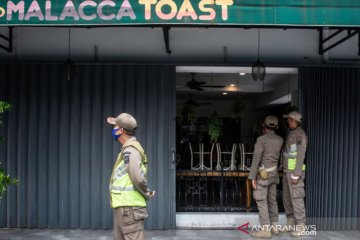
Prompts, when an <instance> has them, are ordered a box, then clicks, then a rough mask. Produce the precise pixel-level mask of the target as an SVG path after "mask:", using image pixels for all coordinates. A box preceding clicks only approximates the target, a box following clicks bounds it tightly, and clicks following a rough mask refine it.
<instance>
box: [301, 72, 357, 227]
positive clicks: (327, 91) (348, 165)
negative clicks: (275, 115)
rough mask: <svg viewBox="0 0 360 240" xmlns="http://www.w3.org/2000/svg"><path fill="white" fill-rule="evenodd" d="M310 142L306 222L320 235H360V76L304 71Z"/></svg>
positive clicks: (304, 104)
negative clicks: (355, 232) (341, 232)
mask: <svg viewBox="0 0 360 240" xmlns="http://www.w3.org/2000/svg"><path fill="white" fill-rule="evenodd" d="M299 79H300V94H301V95H300V97H301V103H302V105H301V109H302V112H303V115H304V125H305V129H306V131H307V134H308V137H309V145H308V150H307V157H306V158H307V165H308V168H307V169H308V170H307V182H306V184H307V187H306V193H307V195H306V196H307V199H306V203H307V217H308V220H309V223H311V224H316V225H317V226H318V228H320V229H328V230H356V229H357V230H359V229H360V221H359V219H360V184H359V177H360V175H359V173H360V163H359V161H360V153H359V148H360V70H359V69H358V68H302V69H300V71H299Z"/></svg>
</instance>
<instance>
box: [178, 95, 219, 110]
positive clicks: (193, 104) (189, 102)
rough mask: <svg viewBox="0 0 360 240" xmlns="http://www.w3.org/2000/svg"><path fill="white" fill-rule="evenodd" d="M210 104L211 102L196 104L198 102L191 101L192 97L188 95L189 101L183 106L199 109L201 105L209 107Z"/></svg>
mask: <svg viewBox="0 0 360 240" xmlns="http://www.w3.org/2000/svg"><path fill="white" fill-rule="evenodd" d="M211 104H212V103H211V102H198V101H195V100H194V99H193V95H192V94H189V99H188V100H186V101H185V102H184V103H183V105H188V106H189V105H190V106H194V107H200V106H203V105H211Z"/></svg>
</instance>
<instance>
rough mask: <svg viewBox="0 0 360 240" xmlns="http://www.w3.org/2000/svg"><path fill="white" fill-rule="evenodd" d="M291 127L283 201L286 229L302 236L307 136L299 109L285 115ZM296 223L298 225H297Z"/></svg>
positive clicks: (283, 162) (287, 139) (285, 155)
mask: <svg viewBox="0 0 360 240" xmlns="http://www.w3.org/2000/svg"><path fill="white" fill-rule="evenodd" d="M284 117H285V118H287V123H288V126H289V128H290V133H289V135H288V136H287V138H286V142H285V146H284V151H283V156H282V166H283V169H284V176H283V201H284V208H285V214H286V218H287V225H286V226H285V227H284V228H283V229H284V231H290V232H291V233H290V234H291V235H292V236H294V237H297V236H301V230H302V229H304V228H305V221H306V217H305V204H304V197H305V190H304V187H305V185H304V178H305V164H304V158H305V152H306V145H307V141H308V140H307V136H306V133H305V132H304V130H302V129H301V127H300V123H301V120H302V115H301V113H299V112H297V111H293V112H290V113H289V114H287V115H284ZM295 224H296V225H295ZM294 230H295V231H294Z"/></svg>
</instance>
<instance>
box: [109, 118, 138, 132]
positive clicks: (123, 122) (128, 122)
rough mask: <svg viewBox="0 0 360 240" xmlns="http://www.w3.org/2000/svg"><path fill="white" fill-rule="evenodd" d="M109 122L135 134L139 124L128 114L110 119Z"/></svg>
mask: <svg viewBox="0 0 360 240" xmlns="http://www.w3.org/2000/svg"><path fill="white" fill-rule="evenodd" d="M107 122H108V123H110V124H112V125H117V126H119V127H121V128H124V129H126V130H128V131H133V132H134V131H135V130H136V129H137V123H136V120H135V118H134V117H133V116H131V115H130V114H128V113H121V114H120V115H119V116H117V117H116V118H113V117H108V118H107Z"/></svg>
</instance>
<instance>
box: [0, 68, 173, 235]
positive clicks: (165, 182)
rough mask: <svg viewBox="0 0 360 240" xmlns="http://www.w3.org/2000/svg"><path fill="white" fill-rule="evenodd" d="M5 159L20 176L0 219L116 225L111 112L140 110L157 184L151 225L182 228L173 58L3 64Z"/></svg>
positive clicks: (152, 181) (3, 222) (44, 224)
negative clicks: (68, 66)
mask: <svg viewBox="0 0 360 240" xmlns="http://www.w3.org/2000/svg"><path fill="white" fill-rule="evenodd" d="M0 70H1V72H2V74H3V77H2V79H1V81H0V99H3V100H7V101H9V102H10V103H11V104H12V105H13V110H12V111H11V112H10V113H8V114H6V118H5V126H4V127H2V128H0V131H1V132H0V133H1V135H2V136H5V137H6V142H5V143H3V144H0V157H1V162H3V166H5V167H6V169H7V171H8V172H9V173H10V174H11V175H12V176H14V177H17V178H18V179H19V185H18V186H17V187H14V186H11V187H10V189H9V191H8V193H7V197H6V198H5V199H4V200H3V202H2V204H1V205H0V227H28V228H81V229H86V228H92V229H109V228H112V222H113V213H112V210H111V208H110V206H109V193H108V183H109V177H110V174H111V171H112V167H113V163H114V161H115V159H116V157H117V154H118V152H119V150H120V145H119V144H118V143H115V142H114V141H113V139H112V137H111V126H109V125H108V124H107V123H106V117H107V116H110V115H117V114H119V113H120V112H129V113H130V114H133V115H134V116H135V117H136V119H137V121H138V125H139V129H138V133H137V138H138V139H139V140H140V142H141V143H142V145H143V147H144V148H145V150H146V151H147V154H148V156H149V174H148V181H149V185H150V187H151V188H153V189H155V190H156V191H157V193H158V194H157V197H156V199H155V200H154V201H152V202H150V204H149V215H150V216H149V218H148V220H146V227H147V228H150V229H169V228H175V201H174V199H175V168H174V166H173V164H172V161H171V159H172V149H173V147H174V146H175V95H176V94H175V74H176V73H175V67H174V66H145V65H144V66H133V65H76V75H75V78H74V79H71V80H70V81H68V80H66V79H63V78H62V66H61V65H60V64H2V65H0Z"/></svg>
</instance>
